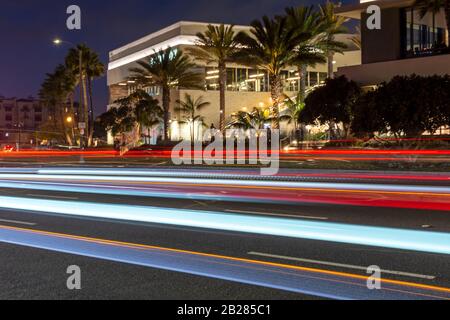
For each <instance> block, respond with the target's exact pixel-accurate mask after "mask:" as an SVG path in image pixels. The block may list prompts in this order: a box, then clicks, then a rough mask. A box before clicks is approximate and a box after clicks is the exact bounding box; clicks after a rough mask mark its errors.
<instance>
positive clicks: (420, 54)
mask: <svg viewBox="0 0 450 320" xmlns="http://www.w3.org/2000/svg"><path fill="white" fill-rule="evenodd" d="M414 2H415V1H414V0H373V1H370V0H361V1H360V3H359V4H356V5H348V6H343V7H340V8H337V14H339V15H342V16H345V17H348V18H352V19H357V20H360V21H361V61H362V64H361V65H356V66H343V67H340V68H339V70H338V74H340V75H345V76H347V77H348V78H349V79H351V80H354V81H356V82H358V83H359V84H361V85H362V86H373V85H377V84H379V83H381V82H384V81H389V80H391V79H392V78H393V77H394V76H397V75H412V74H417V75H422V76H431V75H445V74H450V51H449V43H448V32H449V31H448V30H447V27H446V20H445V13H444V10H443V9H442V10H441V11H440V12H438V13H437V14H435V15H433V14H432V13H428V14H427V15H426V16H425V17H423V18H422V17H421V15H420V12H419V9H418V8H416V7H414ZM370 5H377V6H378V7H379V8H380V9H381V29H379V30H378V29H374V30H370V29H369V28H368V26H367V23H366V21H367V18H368V16H369V14H368V13H367V8H368V7H369V6H370ZM433 16H434V17H433ZM433 21H434V22H433Z"/></svg>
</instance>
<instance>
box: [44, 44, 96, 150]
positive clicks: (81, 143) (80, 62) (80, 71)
mask: <svg viewBox="0 0 450 320" xmlns="http://www.w3.org/2000/svg"><path fill="white" fill-rule="evenodd" d="M53 43H54V44H55V45H57V46H59V45H61V44H63V43H67V44H69V45H72V46H74V47H76V45H75V44H74V43H72V42H70V41H65V40H62V39H60V38H55V39H54V40H53ZM78 53H79V56H78V67H79V70H78V73H79V74H80V105H81V102H82V101H83V90H81V85H82V83H83V51H82V50H81V48H78ZM85 107H86V106H85ZM84 118H86V113H85V112H83V120H84V122H85V123H87V121H88V119H84ZM84 139H85V133H83V134H81V139H80V145H81V147H82V148H83V144H84Z"/></svg>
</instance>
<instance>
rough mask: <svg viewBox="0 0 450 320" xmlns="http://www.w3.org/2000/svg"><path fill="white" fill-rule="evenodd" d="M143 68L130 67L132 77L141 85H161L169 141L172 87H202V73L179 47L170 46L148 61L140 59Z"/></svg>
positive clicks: (166, 132)
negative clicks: (198, 71) (194, 69)
mask: <svg viewBox="0 0 450 320" xmlns="http://www.w3.org/2000/svg"><path fill="white" fill-rule="evenodd" d="M138 64H139V65H140V66H141V68H133V69H130V71H131V73H132V75H131V79H133V80H135V81H136V83H137V84H138V85H140V86H141V87H147V86H159V87H161V90H162V106H163V110H164V121H163V123H164V140H165V141H166V142H167V141H169V139H170V137H169V114H170V93H171V89H172V88H177V87H178V88H181V89H195V88H200V87H201V83H202V81H203V77H202V75H201V74H199V73H197V72H195V71H193V70H192V69H193V68H195V64H193V63H192V62H191V61H190V59H189V58H188V57H187V56H185V55H184V54H183V52H182V51H181V50H179V49H173V48H170V47H168V48H167V49H164V50H160V51H158V52H155V53H154V54H153V55H152V56H151V57H150V58H148V59H147V61H139V62H138Z"/></svg>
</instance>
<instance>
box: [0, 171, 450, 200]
mask: <svg viewBox="0 0 450 320" xmlns="http://www.w3.org/2000/svg"><path fill="white" fill-rule="evenodd" d="M0 179H1V180H8V179H10V180H25V181H27V180H34V181H45V180H61V181H62V180H67V181H77V180H78V181H83V180H84V181H94V182H99V181H105V182H133V183H157V184H162V185H164V184H168V185H170V184H179V185H185V186H198V187H200V186H205V187H208V186H209V187H231V188H236V187H250V188H267V189H279V190H300V191H302V190H314V191H321V190H331V191H337V192H339V191H352V192H378V193H386V194H389V193H390V194H393V193H397V194H401V195H429V196H442V197H450V188H449V187H435V186H409V185H407V186H405V185H387V184H382V185H381V184H380V185H376V184H375V185H374V184H358V183H328V182H327V183H324V182H284V181H264V180H262V181H259V180H253V181H249V180H235V179H214V180H211V179H192V178H172V177H138V176H133V177H132V178H130V177H129V176H126V174H124V175H123V176H120V175H115V176H102V175H89V176H87V175H63V174H62V175H55V174H51V175H45V174H40V175H28V174H0ZM130 180H132V181H130Z"/></svg>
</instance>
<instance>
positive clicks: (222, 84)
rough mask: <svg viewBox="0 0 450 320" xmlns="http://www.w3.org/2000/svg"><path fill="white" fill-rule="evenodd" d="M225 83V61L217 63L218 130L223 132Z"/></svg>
mask: <svg viewBox="0 0 450 320" xmlns="http://www.w3.org/2000/svg"><path fill="white" fill-rule="evenodd" d="M226 83H227V68H226V65H225V63H220V64H219V91H220V131H221V132H222V133H224V132H225V116H226V114H225V90H226V85H227V84H226Z"/></svg>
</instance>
